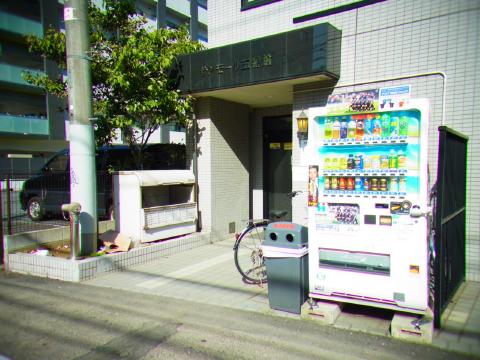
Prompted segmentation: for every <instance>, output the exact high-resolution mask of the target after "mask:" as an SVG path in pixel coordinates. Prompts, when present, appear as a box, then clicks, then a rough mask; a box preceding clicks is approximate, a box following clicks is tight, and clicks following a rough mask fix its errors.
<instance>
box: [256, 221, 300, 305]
mask: <svg viewBox="0 0 480 360" xmlns="http://www.w3.org/2000/svg"><path fill="white" fill-rule="evenodd" d="M262 252H263V257H264V259H265V265H266V268H267V279H268V301H269V303H270V308H272V309H275V310H280V311H286V312H290V313H295V314H300V311H301V307H302V305H303V303H304V302H305V300H306V299H307V297H308V289H309V286H308V229H307V228H306V227H305V226H301V225H298V224H294V223H291V222H274V223H271V224H269V225H268V227H267V230H266V232H265V238H264V240H263V242H262Z"/></svg>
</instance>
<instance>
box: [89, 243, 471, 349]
mask: <svg viewBox="0 0 480 360" xmlns="http://www.w3.org/2000/svg"><path fill="white" fill-rule="evenodd" d="M233 244H234V240H233V239H230V240H225V241H221V242H217V243H214V244H211V245H206V246H202V247H199V248H196V249H193V250H189V251H186V252H182V253H178V254H174V255H172V256H168V257H164V258H161V259H157V260H155V261H151V262H149V263H147V264H143V265H138V266H135V267H132V268H128V269H125V270H124V271H122V272H116V273H109V274H106V275H102V276H99V277H97V278H95V279H92V280H89V281H86V282H85V283H86V284H89V285H94V286H101V287H110V288H115V289H122V290H127V291H132V292H136V293H146V294H152V295H161V296H165V297H170V298H176V299H181V300H192V301H195V302H200V303H204V304H210V305H220V306H224V307H227V308H231V309H241V310H249V311H255V312H261V313H265V314H268V313H272V314H273V313H276V314H279V315H284V314H283V313H280V312H276V311H273V310H271V309H270V307H269V304H268V289H267V286H266V285H263V286H259V285H247V284H244V283H243V281H242V279H241V276H240V274H239V273H238V272H237V270H236V268H235V264H234V261H233V251H232V248H233ZM159 305H161V304H159ZM393 315H394V312H393V311H387V310H383V309H377V308H368V307H361V306H354V305H347V306H346V307H344V309H343V311H342V313H341V315H340V316H339V317H338V319H337V320H336V322H335V323H334V324H333V325H331V326H334V327H336V328H342V329H348V330H353V331H360V332H366V333H370V334H376V335H383V336H390V323H391V319H392V317H393ZM319 326H322V325H320V324H319ZM432 345H433V346H435V347H438V348H442V349H446V350H452V351H457V352H461V353H465V354H470V355H473V356H480V283H474V282H468V283H465V284H463V285H462V286H461V288H460V289H459V291H458V292H457V294H456V295H455V297H454V298H453V300H452V302H451V303H450V305H449V307H448V308H447V309H446V311H445V312H444V317H443V328H442V329H440V330H436V331H435V333H434V336H433V342H432Z"/></svg>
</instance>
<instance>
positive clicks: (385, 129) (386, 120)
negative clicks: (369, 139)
mask: <svg viewBox="0 0 480 360" xmlns="http://www.w3.org/2000/svg"><path fill="white" fill-rule="evenodd" d="M381 123H382V138H386V137H389V136H390V116H389V115H388V114H383V115H382V117H381Z"/></svg>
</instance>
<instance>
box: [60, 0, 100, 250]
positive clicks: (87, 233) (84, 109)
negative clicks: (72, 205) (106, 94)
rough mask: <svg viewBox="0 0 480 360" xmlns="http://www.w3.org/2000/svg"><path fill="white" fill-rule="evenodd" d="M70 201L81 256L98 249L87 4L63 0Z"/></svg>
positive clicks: (85, 2)
mask: <svg viewBox="0 0 480 360" xmlns="http://www.w3.org/2000/svg"><path fill="white" fill-rule="evenodd" d="M64 20H65V29H66V39H67V48H66V50H67V70H68V113H69V119H70V126H69V134H70V194H71V202H77V203H79V204H80V205H81V207H82V210H81V213H80V255H89V254H91V253H93V252H96V251H97V176H96V171H95V141H94V136H93V127H92V124H91V123H90V119H91V118H92V80H91V75H90V57H89V50H90V44H89V32H88V3H87V0H66V1H65V5H64Z"/></svg>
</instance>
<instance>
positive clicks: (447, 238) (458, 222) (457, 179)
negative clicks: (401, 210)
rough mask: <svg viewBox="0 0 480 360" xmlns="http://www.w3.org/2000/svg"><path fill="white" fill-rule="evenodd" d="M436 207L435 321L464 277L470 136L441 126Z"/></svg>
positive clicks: (436, 324) (439, 317)
mask: <svg viewBox="0 0 480 360" xmlns="http://www.w3.org/2000/svg"><path fill="white" fill-rule="evenodd" d="M438 130H439V153H438V174H437V202H436V208H435V226H434V228H435V253H436V257H435V261H434V279H435V280H434V282H435V284H434V285H435V286H434V289H435V294H434V301H435V303H434V323H435V327H437V328H439V327H440V326H441V315H442V312H443V310H444V309H445V308H446V306H447V305H448V302H449V301H450V299H451V298H452V296H453V295H454V293H455V291H456V290H457V289H458V287H459V286H460V284H461V283H462V282H463V280H464V279H465V235H466V233H465V210H466V182H467V143H468V138H467V137H466V136H464V135H462V134H460V133H458V132H456V131H454V130H452V129H449V128H447V127H445V126H441V127H439V129H438Z"/></svg>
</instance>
